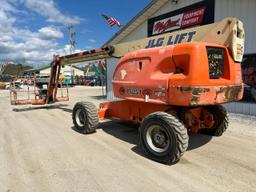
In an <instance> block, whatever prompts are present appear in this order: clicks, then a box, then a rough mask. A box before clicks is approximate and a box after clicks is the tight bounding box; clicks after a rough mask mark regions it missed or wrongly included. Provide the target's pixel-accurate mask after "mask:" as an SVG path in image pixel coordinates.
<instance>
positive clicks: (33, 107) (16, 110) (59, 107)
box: [12, 104, 72, 113]
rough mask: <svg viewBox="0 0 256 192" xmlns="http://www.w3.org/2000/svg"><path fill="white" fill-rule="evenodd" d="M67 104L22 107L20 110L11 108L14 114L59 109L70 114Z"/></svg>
mask: <svg viewBox="0 0 256 192" xmlns="http://www.w3.org/2000/svg"><path fill="white" fill-rule="evenodd" d="M67 106H68V105H67V104H52V105H51V104H49V105H43V106H29V107H22V108H13V109H12V110H13V111H14V112H24V111H35V110H40V109H46V110H51V109H61V110H63V111H66V112H69V113H72V109H69V108H67Z"/></svg>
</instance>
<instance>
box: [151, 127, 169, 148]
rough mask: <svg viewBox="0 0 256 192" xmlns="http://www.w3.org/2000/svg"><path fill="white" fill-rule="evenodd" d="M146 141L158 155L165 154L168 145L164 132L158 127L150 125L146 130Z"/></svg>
mask: <svg viewBox="0 0 256 192" xmlns="http://www.w3.org/2000/svg"><path fill="white" fill-rule="evenodd" d="M146 140H147V143H148V145H149V146H150V148H151V149H152V150H153V151H155V152H158V153H162V152H165V151H166V150H167V149H168V147H169V145H170V140H169V138H168V136H167V132H166V130H165V129H164V128H163V127H161V126H159V125H151V126H150V127H149V128H148V130H147V133H146Z"/></svg>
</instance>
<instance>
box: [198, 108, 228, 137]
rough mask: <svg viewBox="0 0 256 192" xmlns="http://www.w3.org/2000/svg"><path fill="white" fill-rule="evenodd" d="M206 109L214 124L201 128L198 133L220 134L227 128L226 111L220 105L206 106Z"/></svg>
mask: <svg viewBox="0 0 256 192" xmlns="http://www.w3.org/2000/svg"><path fill="white" fill-rule="evenodd" d="M206 109H207V110H208V111H209V112H210V113H211V114H213V116H214V121H215V123H214V125H213V127H212V128H203V129H200V130H199V133H203V134H206V135H211V136H221V135H222V134H223V133H224V132H225V131H226V130H227V128H228V124H229V116H228V112H227V110H226V109H225V107H223V106H222V105H212V106H207V107H206Z"/></svg>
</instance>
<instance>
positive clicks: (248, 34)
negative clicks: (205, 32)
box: [215, 0, 256, 53]
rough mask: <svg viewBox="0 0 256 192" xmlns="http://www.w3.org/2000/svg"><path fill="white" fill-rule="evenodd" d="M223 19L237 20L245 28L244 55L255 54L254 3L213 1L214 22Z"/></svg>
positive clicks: (249, 0) (251, 0) (244, 0)
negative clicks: (231, 18)
mask: <svg viewBox="0 0 256 192" xmlns="http://www.w3.org/2000/svg"><path fill="white" fill-rule="evenodd" d="M225 17H237V18H239V19H240V20H241V21H242V22H243V24H244V28H245V53H256V40H255V33H256V22H255V18H256V1H255V0H242V1H241V0H215V21H219V20H221V19H223V18H225Z"/></svg>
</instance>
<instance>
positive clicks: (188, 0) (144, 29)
mask: <svg viewBox="0 0 256 192" xmlns="http://www.w3.org/2000/svg"><path fill="white" fill-rule="evenodd" d="M200 1H201V0H179V3H178V4H172V2H171V1H168V2H167V3H166V4H165V5H164V6H163V7H162V8H160V9H159V10H158V11H157V12H156V13H155V14H154V15H152V16H151V17H150V18H152V17H156V16H158V15H162V14H164V13H168V12H170V11H174V10H176V9H180V8H182V7H186V6H188V5H191V4H193V3H197V2H200ZM147 34H148V22H147V21H145V22H144V23H143V24H142V25H140V27H138V28H137V29H136V30H134V31H133V32H131V33H130V34H129V35H128V36H126V37H125V38H124V39H122V41H120V43H123V42H127V41H132V40H136V39H142V38H145V37H147Z"/></svg>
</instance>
